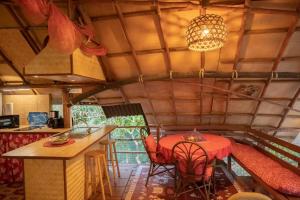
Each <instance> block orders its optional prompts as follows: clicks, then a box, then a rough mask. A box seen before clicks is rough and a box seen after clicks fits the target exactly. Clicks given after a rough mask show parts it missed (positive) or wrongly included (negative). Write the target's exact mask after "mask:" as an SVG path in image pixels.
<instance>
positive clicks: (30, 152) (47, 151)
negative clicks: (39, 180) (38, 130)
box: [2, 126, 116, 159]
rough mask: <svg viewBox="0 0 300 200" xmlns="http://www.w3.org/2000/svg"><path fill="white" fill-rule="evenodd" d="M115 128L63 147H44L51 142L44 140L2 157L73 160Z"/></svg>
mask: <svg viewBox="0 0 300 200" xmlns="http://www.w3.org/2000/svg"><path fill="white" fill-rule="evenodd" d="M115 128H116V126H104V127H103V128H100V129H99V130H98V131H96V132H94V133H92V134H90V135H88V136H86V137H84V138H80V139H75V143H73V144H70V145H66V146H61V147H44V146H43V144H44V143H45V142H47V141H48V140H49V138H44V139H41V140H39V141H37V142H34V143H31V144H28V145H26V146H23V147H20V148H18V149H15V150H13V151H10V152H7V153H5V154H3V155H2V156H3V157H9V158H23V159H27V158H30V159H41V158H45V159H71V158H73V157H75V156H76V155H78V154H79V153H80V152H82V151H84V150H85V149H86V148H88V147H89V146H91V145H93V144H94V143H96V142H97V141H99V140H100V139H101V138H103V137H105V136H106V135H107V134H109V133H110V132H111V131H113V130H114V129H115Z"/></svg>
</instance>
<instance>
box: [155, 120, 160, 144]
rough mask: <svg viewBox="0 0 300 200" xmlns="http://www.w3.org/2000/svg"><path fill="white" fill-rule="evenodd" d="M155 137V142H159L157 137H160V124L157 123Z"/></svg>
mask: <svg viewBox="0 0 300 200" xmlns="http://www.w3.org/2000/svg"><path fill="white" fill-rule="evenodd" d="M156 138H157V142H159V139H160V125H159V124H158V125H157V127H156Z"/></svg>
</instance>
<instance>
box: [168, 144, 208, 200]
mask: <svg viewBox="0 0 300 200" xmlns="http://www.w3.org/2000/svg"><path fill="white" fill-rule="evenodd" d="M172 157H173V158H172V160H176V163H175V167H176V191H175V192H176V194H175V198H176V199H177V198H178V197H179V196H181V195H182V194H185V193H187V192H191V191H193V190H195V191H199V193H200V196H201V197H203V198H204V199H209V197H210V186H211V185H212V181H211V180H212V175H213V167H212V165H210V164H209V162H208V156H207V153H206V151H205V150H204V149H203V148H202V147H201V146H200V145H199V144H197V143H194V142H186V141H183V142H178V143H177V144H175V145H174V147H173V150H172ZM191 187H192V188H191ZM202 188H203V189H204V191H205V194H204V192H203V191H202Z"/></svg>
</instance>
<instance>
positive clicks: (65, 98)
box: [62, 90, 71, 128]
mask: <svg viewBox="0 0 300 200" xmlns="http://www.w3.org/2000/svg"><path fill="white" fill-rule="evenodd" d="M62 103H63V114H64V127H65V128H71V117H70V109H71V108H70V107H68V104H69V93H68V91H66V90H63V91H62Z"/></svg>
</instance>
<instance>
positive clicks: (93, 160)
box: [91, 158, 97, 194]
mask: <svg viewBox="0 0 300 200" xmlns="http://www.w3.org/2000/svg"><path fill="white" fill-rule="evenodd" d="M95 165H96V160H95V159H94V158H93V159H91V179H92V194H94V193H95V192H96V188H97V182H96V174H95Z"/></svg>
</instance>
